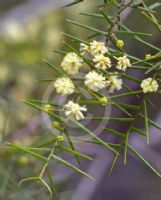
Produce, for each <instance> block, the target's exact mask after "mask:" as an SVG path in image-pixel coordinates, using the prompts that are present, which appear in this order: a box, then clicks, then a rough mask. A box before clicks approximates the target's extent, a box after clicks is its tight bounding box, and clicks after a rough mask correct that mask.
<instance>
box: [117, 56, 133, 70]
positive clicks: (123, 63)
mask: <svg viewBox="0 0 161 200" xmlns="http://www.w3.org/2000/svg"><path fill="white" fill-rule="evenodd" d="M116 59H117V66H116V68H117V69H119V70H122V71H125V70H126V69H127V67H131V63H130V60H129V59H128V58H127V57H126V56H123V57H118V58H116Z"/></svg>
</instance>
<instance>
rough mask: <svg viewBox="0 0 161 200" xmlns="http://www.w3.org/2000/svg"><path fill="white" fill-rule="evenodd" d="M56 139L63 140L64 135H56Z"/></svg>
mask: <svg viewBox="0 0 161 200" xmlns="http://www.w3.org/2000/svg"><path fill="white" fill-rule="evenodd" d="M56 141H57V142H64V136H62V135H58V136H57V138H56Z"/></svg>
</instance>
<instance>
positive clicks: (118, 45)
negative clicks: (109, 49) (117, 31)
mask: <svg viewBox="0 0 161 200" xmlns="http://www.w3.org/2000/svg"><path fill="white" fill-rule="evenodd" d="M116 46H117V47H118V48H123V47H124V41H123V40H117V43H116Z"/></svg>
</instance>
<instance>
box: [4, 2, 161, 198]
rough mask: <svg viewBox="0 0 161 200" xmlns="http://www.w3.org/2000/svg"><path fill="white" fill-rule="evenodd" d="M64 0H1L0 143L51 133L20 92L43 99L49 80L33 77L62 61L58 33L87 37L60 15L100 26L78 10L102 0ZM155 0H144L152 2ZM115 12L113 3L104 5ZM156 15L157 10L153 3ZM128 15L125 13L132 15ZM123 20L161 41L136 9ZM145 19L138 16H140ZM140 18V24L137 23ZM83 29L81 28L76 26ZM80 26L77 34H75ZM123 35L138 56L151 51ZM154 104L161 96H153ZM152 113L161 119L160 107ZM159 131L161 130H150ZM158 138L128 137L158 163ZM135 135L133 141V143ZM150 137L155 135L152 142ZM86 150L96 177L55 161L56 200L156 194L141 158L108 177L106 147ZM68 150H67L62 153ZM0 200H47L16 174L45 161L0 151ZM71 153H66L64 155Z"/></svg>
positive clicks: (48, 74)
mask: <svg viewBox="0 0 161 200" xmlns="http://www.w3.org/2000/svg"><path fill="white" fill-rule="evenodd" d="M69 2H70V1H68V0H61V1H59V0H45V1H44V0H0V143H1V144H3V143H4V142H7V141H12V142H13V141H14V142H16V143H22V144H23V145H33V144H38V143H40V142H41V141H42V140H46V138H49V137H50V133H49V132H48V130H46V129H45V127H44V126H43V125H42V121H41V117H40V116H39V113H37V112H36V111H35V110H34V109H31V108H30V107H28V106H27V105H25V104H24V103H23V100H24V99H28V98H35V99H42V95H43V92H44V90H45V88H46V87H47V84H46V83H43V84H42V83H38V81H37V80H39V79H45V78H47V79H53V78H54V77H55V76H56V74H54V72H53V71H51V70H50V68H48V67H47V66H46V65H45V64H44V63H43V59H47V60H49V61H51V62H52V63H54V64H55V65H59V63H60V61H61V56H60V55H59V54H56V53H54V52H53V50H55V49H57V50H58V49H59V50H64V47H63V43H62V40H66V41H67V39H66V38H63V36H62V35H61V32H67V33H69V34H72V35H75V36H80V37H81V38H87V37H88V36H90V35H91V33H89V32H87V31H86V30H81V29H79V28H76V27H75V26H72V25H70V24H68V23H66V21H65V19H66V18H69V19H73V20H75V21H79V22H80V23H86V24H92V26H93V27H99V28H102V27H104V23H103V21H102V20H99V19H97V20H92V18H90V17H85V16H80V15H79V14H78V13H79V12H86V11H87V12H89V13H90V12H92V11H93V10H95V7H94V6H93V5H97V4H100V3H102V1H101V0H89V1H87V0H86V1H85V2H84V3H81V4H78V5H75V6H73V7H67V8H63V9H60V8H61V7H63V6H64V5H66V4H67V3H69ZM152 2H153V1H150V0H149V1H147V3H148V4H149V5H150V4H151V3H152ZM107 12H109V13H113V10H110V9H109V10H107ZM157 12H158V15H157V17H158V19H159V20H161V16H160V14H159V13H160V12H161V9H160V8H158V9H157ZM129 16H130V17H129ZM124 17H125V22H126V24H127V25H128V26H129V27H130V28H131V29H132V30H135V31H141V32H143V31H145V32H150V33H153V37H152V38H151V39H149V41H151V42H152V43H153V44H155V45H157V46H158V47H160V48H161V40H160V34H159V33H158V31H157V30H156V29H154V27H153V26H152V25H151V23H149V22H148V21H146V26H145V20H140V17H142V16H141V15H139V14H138V12H132V13H131V12H130V11H128V13H126V15H125V16H124ZM142 18H143V17H142ZM136 22H137V23H136ZM80 30H81V31H80ZM80 33H81V34H80ZM123 39H124V40H125V44H126V46H125V48H126V50H128V52H129V53H131V54H132V55H135V56H138V57H141V58H143V57H144V55H145V54H146V53H151V54H154V53H155V52H154V51H151V50H150V49H148V48H145V46H142V45H140V44H139V43H136V42H134V41H131V40H130V39H129V38H123ZM154 102H155V103H156V104H157V103H158V105H159V100H158V99H154ZM154 117H155V118H156V120H157V121H158V123H160V120H161V119H160V115H159V110H157V111H155V113H154ZM151 131H152V132H153V133H155V134H158V135H159V131H158V133H157V131H156V130H155V131H154V130H153V129H151ZM160 139H161V137H159V138H158V137H157V138H154V139H152V145H150V147H148V148H147V147H145V142H144V143H143V144H140V143H141V142H142V140H141V141H140V140H139V142H138V140H137V138H134V139H133V141H134V143H135V146H136V147H138V149H139V147H140V146H142V148H141V149H140V150H141V151H142V153H143V154H145V156H147V158H148V159H149V160H150V161H151V162H153V163H154V165H155V166H156V167H157V168H158V169H161V161H160V160H161V158H160V151H161V148H160V147H159V145H160V142H159V141H160ZM135 140H137V142H135ZM153 140H154V141H153ZM85 151H86V152H88V153H89V154H92V155H93V156H95V158H96V159H95V161H93V162H92V163H88V162H87V163H86V162H85V163H83V167H84V168H85V169H86V170H87V172H89V173H91V174H94V176H95V177H96V181H94V182H91V181H88V180H86V179H85V178H82V177H81V176H78V175H76V174H75V175H74V176H71V174H72V173H73V172H71V171H70V170H66V169H64V168H63V167H61V166H59V165H54V166H53V167H52V169H51V170H52V171H53V175H54V177H55V182H56V184H57V187H58V191H59V194H58V195H57V197H53V199H58V200H107V199H112V200H115V199H119V200H129V199H130V200H143V199H146V200H160V198H161V190H160V187H161V180H160V179H159V178H158V177H156V176H155V174H153V173H151V172H150V171H149V170H148V169H147V168H146V167H144V166H143V165H142V163H140V162H139V161H137V160H136V159H134V158H133V157H132V156H131V157H130V156H129V158H128V159H129V160H128V164H127V166H124V165H123V164H122V160H121V159H120V161H119V162H118V164H117V167H116V169H115V170H114V173H113V175H112V176H111V177H108V168H109V167H110V162H111V160H112V157H111V155H109V154H108V152H106V151H104V150H102V149H100V148H99V147H97V148H95V149H92V150H89V149H87V147H85ZM65 156H66V155H65ZM0 159H1V162H0V200H44V199H45V200H48V199H50V197H49V195H48V194H47V192H46V191H45V190H44V189H43V188H42V187H41V186H39V185H37V184H35V183H29V184H25V185H24V186H23V187H19V186H18V182H19V180H20V179H21V178H24V177H30V176H32V175H34V174H35V173H37V171H39V170H40V168H41V167H42V166H41V164H38V162H36V160H34V159H32V158H29V157H27V156H26V155H22V154H12V155H11V154H10V152H5V153H4V152H0ZM69 159H70V158H69Z"/></svg>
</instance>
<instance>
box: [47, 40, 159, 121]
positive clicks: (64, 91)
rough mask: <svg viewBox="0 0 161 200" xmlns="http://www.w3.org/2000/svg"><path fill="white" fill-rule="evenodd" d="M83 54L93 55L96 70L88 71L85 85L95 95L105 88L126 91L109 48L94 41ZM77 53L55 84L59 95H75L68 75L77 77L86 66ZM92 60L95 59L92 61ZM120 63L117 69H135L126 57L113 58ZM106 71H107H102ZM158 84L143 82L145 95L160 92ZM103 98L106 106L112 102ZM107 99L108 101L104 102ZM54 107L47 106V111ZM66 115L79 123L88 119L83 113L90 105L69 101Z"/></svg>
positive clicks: (65, 61) (64, 65) (70, 55)
mask: <svg viewBox="0 0 161 200" xmlns="http://www.w3.org/2000/svg"><path fill="white" fill-rule="evenodd" d="M80 54H81V55H82V56H81V57H83V56H87V55H88V56H89V60H91V61H92V63H93V68H94V69H93V68H92V70H91V71H88V72H87V74H86V75H85V77H84V86H85V87H86V88H88V89H89V90H91V91H93V92H99V91H100V90H102V89H108V91H109V93H114V92H116V91H119V90H121V89H122V85H123V81H122V79H121V78H120V77H119V73H118V72H109V71H106V70H109V69H110V68H112V62H111V59H110V58H109V57H108V55H109V52H108V49H107V47H106V45H105V43H103V42H99V41H95V40H94V41H92V42H90V43H89V45H87V44H84V43H81V44H80ZM81 57H80V56H78V55H77V54H76V53H75V52H70V53H67V54H66V56H65V57H64V58H63V61H62V63H61V67H62V68H63V70H64V71H65V72H66V76H64V77H59V78H58V79H57V80H56V81H55V82H54V85H53V86H54V88H55V90H56V92H57V93H58V94H61V95H71V94H72V93H74V92H75V85H74V83H73V81H72V79H71V78H70V77H67V75H75V74H77V73H78V72H79V69H80V68H81V67H82V65H83V59H82V58H81ZM91 58H92V59H91ZM113 58H115V59H116V60H117V64H116V67H115V68H116V69H118V70H122V71H126V69H127V68H128V67H131V62H130V60H129V59H128V58H127V56H126V55H124V56H122V57H113ZM102 70H103V71H102ZM158 87H159V85H158V83H157V81H156V80H155V79H152V78H147V79H145V80H143V81H142V83H141V88H142V90H143V92H144V93H148V92H156V91H157V90H158ZM105 98H106V97H103V98H102V100H101V102H102V101H103V102H102V105H106V104H107V102H108V100H107V99H105ZM105 100H106V102H104V101H105ZM49 109H50V108H49V107H47V108H46V110H49ZM63 109H64V113H65V115H66V116H67V117H69V118H73V119H76V120H81V119H84V114H83V112H87V108H86V106H80V105H79V104H78V103H77V102H74V101H73V100H69V101H68V102H67V103H66V104H65V105H64V106H63Z"/></svg>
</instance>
